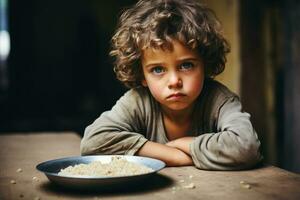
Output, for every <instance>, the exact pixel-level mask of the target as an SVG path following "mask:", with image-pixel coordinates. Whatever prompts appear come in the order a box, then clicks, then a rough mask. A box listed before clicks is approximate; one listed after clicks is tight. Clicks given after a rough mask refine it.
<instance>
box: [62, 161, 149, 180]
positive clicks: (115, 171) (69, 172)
mask: <svg viewBox="0 0 300 200" xmlns="http://www.w3.org/2000/svg"><path fill="white" fill-rule="evenodd" d="M152 171H153V169H151V168H149V167H146V166H144V165H141V164H138V163H133V162H129V161H127V160H126V159H122V158H120V157H112V160H111V162H109V163H102V162H101V161H93V162H91V163H89V164H78V165H74V166H69V167H67V168H65V169H61V171H60V172H59V173H58V174H59V175H64V176H65V175H66V176H106V177H107V176H130V175H138V174H145V173H149V172H152Z"/></svg>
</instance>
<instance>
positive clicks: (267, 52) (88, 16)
mask: <svg viewBox="0 0 300 200" xmlns="http://www.w3.org/2000/svg"><path fill="white" fill-rule="evenodd" d="M135 2H136V1H135V0H121V1H120V0H109V1H108V0H105V1H99V0H27V1H13V0H0V134H10V133H11V134H12V133H16V132H22V133H24V132H28V133H32V132H45V131H75V132H76V133H78V134H79V135H82V134H83V131H84V128H85V127H86V126H87V125H88V124H90V123H91V122H92V121H93V120H94V119H95V118H96V117H98V116H99V115H100V114H101V113H102V112H103V111H105V110H108V109H110V108H111V107H112V106H113V105H114V104H115V102H116V100H117V99H118V98H119V97H120V96H121V95H122V94H123V93H124V92H125V91H126V90H127V89H126V88H125V87H123V86H122V85H121V83H119V82H118V81H117V80H116V78H115V76H114V73H113V70H112V64H111V59H110V58H109V56H108V52H109V48H110V38H111V36H112V34H113V32H114V29H115V27H116V22H117V19H118V16H119V13H120V11H121V10H122V9H123V8H124V7H127V6H130V5H132V4H133V3H135ZM202 2H203V3H206V4H207V5H208V6H209V7H210V8H212V9H213V10H214V11H215V12H216V14H217V16H218V18H219V19H220V21H221V22H222V24H223V27H224V33H225V36H226V37H227V38H228V40H229V41H230V44H231V48H232V51H231V53H230V54H229V55H228V62H227V65H226V69H225V71H224V73H223V74H221V75H220V76H219V77H217V79H218V80H219V81H221V82H223V83H224V84H226V85H227V86H228V87H229V88H230V89H231V90H233V91H234V92H236V93H237V94H239V95H240V97H241V100H242V103H243V106H244V110H246V111H247V112H249V113H250V114H251V116H252V122H253V124H254V126H255V129H256V130H257V132H258V135H259V138H260V140H261V141H262V152H263V154H264V157H265V162H266V163H269V164H272V165H276V166H278V167H281V168H284V169H287V170H290V171H293V172H298V173H300V155H299V152H300V114H299V113H300V80H299V79H300V78H299V77H298V76H300V67H299V64H300V53H299V52H300V20H299V19H300V1H297V0H273V1H272V0H203V1H202Z"/></svg>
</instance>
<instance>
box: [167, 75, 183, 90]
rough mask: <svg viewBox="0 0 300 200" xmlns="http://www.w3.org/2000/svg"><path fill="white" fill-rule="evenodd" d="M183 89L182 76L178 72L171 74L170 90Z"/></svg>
mask: <svg viewBox="0 0 300 200" xmlns="http://www.w3.org/2000/svg"><path fill="white" fill-rule="evenodd" d="M181 87H182V80H181V78H180V76H179V75H178V74H177V73H176V72H174V73H171V74H170V77H169V83H168V88H169V89H174V88H181Z"/></svg>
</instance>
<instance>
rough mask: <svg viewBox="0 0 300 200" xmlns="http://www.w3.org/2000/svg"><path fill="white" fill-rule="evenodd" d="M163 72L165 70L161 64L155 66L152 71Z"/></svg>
mask: <svg viewBox="0 0 300 200" xmlns="http://www.w3.org/2000/svg"><path fill="white" fill-rule="evenodd" d="M163 72H164V69H163V67H160V66H157V67H153V68H152V69H151V73H153V74H161V73H163Z"/></svg>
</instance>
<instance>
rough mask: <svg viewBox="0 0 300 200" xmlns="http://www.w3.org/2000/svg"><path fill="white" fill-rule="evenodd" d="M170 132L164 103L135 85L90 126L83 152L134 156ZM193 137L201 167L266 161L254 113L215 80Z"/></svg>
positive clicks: (198, 109)
mask: <svg viewBox="0 0 300 200" xmlns="http://www.w3.org/2000/svg"><path fill="white" fill-rule="evenodd" d="M166 135H167V134H166V131H165V128H164V123H163V117H162V111H161V108H160V105H159V103H158V102H157V101H156V100H155V99H154V98H153V97H152V95H151V93H150V92H149V90H148V89H147V88H144V87H141V88H136V89H131V90H129V91H128V92H126V93H125V94H124V96H122V97H121V98H120V99H119V100H118V101H117V103H116V104H115V106H114V107H113V108H112V109H111V110H110V111H106V112H104V113H102V114H101V116H100V117H99V118H97V119H96V120H95V121H94V122H93V123H92V124H91V125H89V126H88V127H87V128H86V130H85V133H84V137H83V138H82V141H81V147H80V148H81V154H82V155H89V154H119V155H123V154H126V155H134V154H135V153H136V152H137V151H138V150H139V149H140V148H141V147H142V146H143V145H144V144H145V142H147V141H148V140H150V141H154V142H158V143H162V144H165V143H167V142H168V141H169V140H168V138H167V136H166ZM187 136H194V137H195V139H194V141H193V142H192V143H191V144H190V153H191V156H192V159H193V162H194V164H195V166H196V167H197V168H200V169H207V170H239V169H246V168H251V167H253V166H254V165H255V164H257V163H258V162H259V161H261V160H262V156H261V154H260V152H259V148H260V141H259V140H258V137H257V134H256V132H255V130H254V128H253V127H252V124H251V122H250V115H249V114H248V113H246V112H243V111H242V106H241V103H240V101H239V98H238V97H237V96H236V95H235V94H234V93H232V92H231V91H229V89H227V88H226V87H225V86H224V85H222V84H221V83H219V82H217V81H214V80H210V79H209V80H206V81H205V84H204V88H203V90H202V92H201V94H200V96H199V97H198V98H197V100H196V104H195V107H194V111H193V121H192V128H191V129H190V131H189V132H188V133H187Z"/></svg>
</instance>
